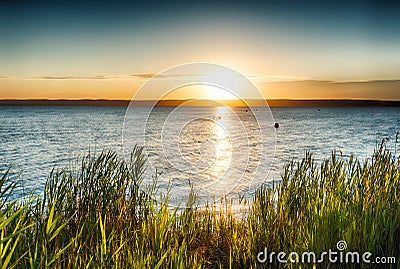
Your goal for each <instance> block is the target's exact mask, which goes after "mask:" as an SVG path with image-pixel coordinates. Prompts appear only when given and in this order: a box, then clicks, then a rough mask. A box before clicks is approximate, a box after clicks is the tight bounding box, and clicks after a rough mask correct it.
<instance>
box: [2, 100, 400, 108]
mask: <svg viewBox="0 0 400 269" xmlns="http://www.w3.org/2000/svg"><path fill="white" fill-rule="evenodd" d="M186 101H188V100H162V101H159V102H158V104H157V105H158V106H178V105H182V104H183V103H185V102H186ZM247 101H248V102H249V103H250V104H251V105H253V106H262V105H263V101H262V100H247ZM129 102H130V101H129V100H104V99H101V100H100V99H99V100H88V99H84V100H47V99H40V100H39V99H35V100H0V106H125V107H126V106H128V105H129ZM154 102H155V101H152V100H147V101H146V100H143V101H135V104H136V105H138V106H149V105H153V104H154ZM198 102H199V104H198V106H213V105H215V102H208V101H198ZM220 102H221V104H225V105H230V106H243V103H241V104H240V103H238V101H235V100H228V101H226V100H225V101H220ZM267 102H268V105H269V106H271V107H400V101H382V100H347V99H346V100H290V99H273V100H267Z"/></svg>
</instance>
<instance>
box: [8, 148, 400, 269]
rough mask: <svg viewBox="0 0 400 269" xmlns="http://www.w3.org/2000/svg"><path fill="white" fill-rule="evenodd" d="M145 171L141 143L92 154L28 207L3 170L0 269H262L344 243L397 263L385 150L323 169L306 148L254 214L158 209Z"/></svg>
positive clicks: (255, 203)
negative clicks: (262, 256) (265, 258)
mask: <svg viewBox="0 0 400 269" xmlns="http://www.w3.org/2000/svg"><path fill="white" fill-rule="evenodd" d="M145 165H146V160H145V158H144V156H143V154H142V151H141V149H140V148H135V149H134V150H133V152H132V158H131V160H130V161H124V160H121V159H120V158H118V156H117V155H116V153H114V152H104V153H102V154H101V155H100V156H97V157H94V156H87V157H85V158H83V160H82V164H81V168H80V169H78V170H76V171H67V170H61V171H52V172H51V174H50V176H49V179H48V180H47V183H46V187H45V190H44V192H43V194H42V195H40V196H39V197H36V198H27V199H24V200H21V201H10V200H7V198H8V197H9V195H10V194H11V193H12V192H13V190H14V189H15V187H16V186H17V182H14V183H12V182H11V183H10V180H9V177H8V172H5V173H3V175H2V176H1V175H0V178H1V180H0V208H1V211H0V268H13V267H14V268H261V267H262V266H265V267H271V264H260V263H258V262H257V259H256V257H257V253H259V252H260V251H263V250H264V248H267V249H268V251H275V252H279V251H285V252H287V253H290V252H292V251H296V252H298V253H302V252H304V251H315V252H316V253H317V254H320V253H321V252H322V251H328V249H335V247H336V243H337V242H338V241H339V240H345V241H346V242H347V245H348V248H347V250H348V251H360V252H365V251H369V252H371V253H373V254H374V255H376V256H393V257H396V261H397V260H398V259H399V256H400V167H399V159H398V157H396V156H394V155H393V153H391V152H389V151H388V150H386V149H385V148H384V147H381V148H380V149H379V150H377V151H376V152H375V153H374V155H373V156H372V157H371V159H369V160H366V161H364V162H360V161H358V160H356V159H354V158H350V159H342V158H340V157H338V156H336V155H335V154H332V156H331V157H330V158H328V159H326V160H325V161H324V162H322V163H321V164H317V163H316V162H315V161H314V160H313V158H312V155H311V154H309V153H307V154H306V156H305V157H304V159H303V160H301V161H292V162H290V163H288V164H287V165H286V167H285V168H284V171H283V173H282V181H281V182H279V183H276V184H274V186H273V187H267V186H263V187H261V188H260V189H259V190H257V192H256V193H255V194H254V196H253V199H252V201H241V203H243V204H244V203H246V205H248V207H249V211H248V212H247V214H245V216H244V217H242V218H239V217H236V216H235V214H234V213H235V212H232V210H230V207H229V203H228V202H226V201H225V202H222V206H219V205H210V206H208V207H206V208H198V207H196V203H195V201H193V200H191V201H188V205H189V207H188V208H187V209H185V210H182V211H178V210H177V209H174V208H168V207H167V206H166V205H165V203H159V202H157V201H156V200H155V199H153V198H154V197H155V196H156V195H157V186H156V184H154V185H152V186H143V184H142V176H143V172H144V169H145ZM166 199H167V198H166ZM22 201H23V202H22ZM221 208H222V209H221ZM272 266H275V267H276V266H278V264H277V263H274V264H273V265H272ZM279 266H280V267H288V268H289V267H295V268H297V267H299V268H300V267H301V268H308V267H311V268H312V267H318V268H343V267H352V265H350V264H330V263H327V262H324V263H322V264H317V265H313V264H304V263H299V264H292V263H288V264H280V265H279ZM360 266H361V264H358V265H354V266H353V267H356V268H359V267H360ZM397 266H398V263H397V264H395V265H394V266H393V267H397ZM365 267H366V268H371V266H368V265H365ZM377 268H380V267H377Z"/></svg>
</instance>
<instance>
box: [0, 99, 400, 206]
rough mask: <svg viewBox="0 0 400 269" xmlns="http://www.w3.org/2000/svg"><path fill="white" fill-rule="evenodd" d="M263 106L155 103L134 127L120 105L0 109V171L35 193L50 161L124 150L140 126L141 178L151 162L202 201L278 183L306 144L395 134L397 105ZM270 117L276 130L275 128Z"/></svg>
mask: <svg viewBox="0 0 400 269" xmlns="http://www.w3.org/2000/svg"><path fill="white" fill-rule="evenodd" d="M138 111H139V112H138V114H137V115H139V114H140V108H138ZM271 111H272V116H273V118H272V116H271V115H270V114H269V111H267V110H263V108H259V109H257V111H255V110H254V111H248V110H247V109H245V108H233V109H227V108H223V107H182V108H180V110H177V109H176V108H171V107H157V108H155V110H153V111H152V113H151V114H150V116H149V118H148V120H147V124H146V128H145V130H141V128H142V127H143V119H142V118H141V117H140V116H138V117H137V118H135V117H136V116H135V115H133V116H131V117H127V118H126V117H125V113H126V108H125V107H51V106H49V107H23V106H20V107H11V106H10V107H7V106H3V107H0V169H1V171H2V172H4V171H5V169H6V168H8V167H11V170H12V176H13V177H15V176H17V175H18V176H19V177H20V178H22V182H23V189H24V190H25V191H30V190H36V191H40V190H42V189H43V187H44V183H45V181H46V178H47V177H48V175H49V173H50V171H51V169H52V168H54V167H59V168H63V167H66V166H71V165H72V164H75V162H76V160H77V158H78V157H79V156H83V155H85V154H87V153H88V151H89V150H90V151H91V152H92V153H96V154H98V153H100V152H101V151H102V150H109V149H111V150H116V151H117V152H118V153H119V154H120V155H121V156H122V155H124V154H125V155H126V154H127V153H128V151H129V150H130V148H131V147H132V145H133V144H134V143H136V142H137V141H142V140H140V137H139V138H138V136H137V135H134V134H135V132H138V131H139V132H141V131H144V133H143V137H142V138H144V140H143V141H145V146H146V154H147V155H148V158H149V162H148V174H147V180H150V178H151V175H154V173H155V172H154V171H155V168H157V171H158V173H159V179H160V182H161V183H160V186H161V188H164V189H166V188H168V185H170V186H171V184H172V187H173V190H172V196H173V197H179V198H182V197H183V198H185V197H186V192H187V190H188V186H189V184H190V186H192V187H193V188H194V189H195V190H196V191H198V192H199V193H200V196H201V197H203V198H204V197H207V196H210V195H214V196H215V195H219V194H220V193H222V192H224V191H227V192H231V193H238V192H243V193H247V194H250V193H251V192H252V191H253V190H254V188H255V187H256V186H257V185H259V183H260V180H261V181H264V180H265V181H271V180H273V179H275V180H279V178H280V173H281V172H282V167H283V165H284V163H285V162H287V161H288V160H290V159H291V158H301V157H302V156H304V152H305V151H306V150H310V151H312V152H313V153H314V156H315V158H316V159H317V160H320V159H322V158H325V157H329V155H330V153H331V152H332V150H336V151H338V152H339V151H340V152H341V154H342V155H343V156H345V157H346V156H349V155H351V154H354V155H355V156H356V157H358V158H360V159H365V158H367V157H369V156H371V154H372V152H373V150H374V148H375V147H376V145H377V144H379V143H380V141H381V140H382V139H384V138H388V139H389V141H388V145H389V146H390V147H392V148H393V147H394V146H395V145H394V140H395V136H396V132H397V131H400V108H397V107H395V108H380V107H359V108H358V107H357V108H355V107H354V108H353V107H342V108H340V107H321V108H319V109H318V108H314V107H311V108H307V107H301V108H299V107H273V108H271ZM252 112H253V113H252ZM124 120H125V123H124ZM274 122H279V124H280V127H279V128H277V129H275V128H274V126H273V124H274ZM137 139H139V140H137ZM178 200H179V199H178ZM178 200H177V201H176V202H178Z"/></svg>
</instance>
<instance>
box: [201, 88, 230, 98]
mask: <svg viewBox="0 0 400 269" xmlns="http://www.w3.org/2000/svg"><path fill="white" fill-rule="evenodd" d="M200 88H201V91H202V92H203V94H204V96H205V99H209V100H236V99H237V97H236V96H235V95H234V94H232V93H231V92H230V91H228V90H224V89H221V88H219V87H216V86H211V85H201V86H200Z"/></svg>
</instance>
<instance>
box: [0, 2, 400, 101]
mask: <svg viewBox="0 0 400 269" xmlns="http://www.w3.org/2000/svg"><path fill="white" fill-rule="evenodd" d="M167 2H168V4H161V3H157V2H152V4H151V5H150V4H149V5H145V4H142V5H140V4H124V3H120V4H112V3H111V2H108V1H95V2H94V1H88V2H85V3H84V4H82V3H78V2H74V1H68V2H64V3H61V4H57V5H56V4H54V3H52V2H49V3H46V2H40V3H39V2H25V1H16V3H11V1H10V3H7V4H6V3H3V2H2V3H1V4H0V25H1V26H0V35H1V37H2V38H1V42H0V99H42V98H46V99H86V98H89V99H130V98H131V97H132V96H133V94H134V93H135V91H136V90H137V89H138V88H139V87H140V85H142V84H143V83H145V82H146V81H147V80H148V79H150V78H151V77H153V76H154V75H155V74H157V73H159V72H162V71H163V70H165V69H167V68H170V67H173V66H175V65H181V64H185V63H189V62H210V63H217V64H222V65H226V66H228V67H231V68H234V69H235V70H237V71H239V72H241V73H243V74H244V75H246V76H247V77H248V78H249V79H250V80H251V81H252V82H253V83H254V84H255V85H256V86H257V87H258V88H259V89H260V90H261V91H262V93H263V95H264V96H265V97H266V98H267V99H278V98H293V99H382V100H400V16H399V15H398V14H400V5H394V4H389V3H387V4H377V2H374V1H365V2H364V1H354V2H352V1H350V2H349V1H343V2H335V4H333V3H330V4H328V3H327V2H324V5H321V4H318V2H305V3H306V4H302V5H300V4H298V2H295V1H293V2H292V1H282V2H281V1H270V2H268V1H266V2H263V3H262V2H256V3H252V4H250V3H240V2H231V4H230V5H228V4H223V3H220V4H212V2H211V1H210V2H208V1H199V2H197V3H196V4H191V5H187V4H186V5H185V4H181V3H178V2H169V1H167ZM278 2H279V3H281V4H279V5H278V4H276V3H278ZM206 95H210V96H211V94H210V93H207V94H206ZM196 96H197V93H196V91H195V90H192V91H186V92H185V94H176V96H174V98H192V97H196ZM155 97H157V89H154V92H149V94H148V97H146V98H148V99H152V98H155Z"/></svg>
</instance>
